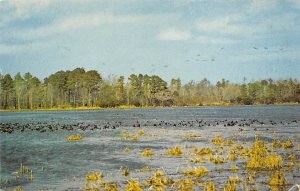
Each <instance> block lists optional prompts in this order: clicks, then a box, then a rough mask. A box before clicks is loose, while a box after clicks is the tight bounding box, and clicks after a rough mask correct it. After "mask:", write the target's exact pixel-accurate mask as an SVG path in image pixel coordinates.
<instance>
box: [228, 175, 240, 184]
mask: <svg viewBox="0 0 300 191" xmlns="http://www.w3.org/2000/svg"><path fill="white" fill-rule="evenodd" d="M228 182H229V183H234V184H237V183H239V182H241V179H240V178H239V177H238V175H236V176H233V177H229V179H228Z"/></svg>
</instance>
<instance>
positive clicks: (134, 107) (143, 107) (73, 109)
mask: <svg viewBox="0 0 300 191" xmlns="http://www.w3.org/2000/svg"><path fill="white" fill-rule="evenodd" d="M289 105H290V106H294V105H299V106H300V103H275V104H252V105H242V104H230V103H212V104H203V105H189V106H170V107H167V106H140V107H138V106H132V105H130V106H128V105H123V106H118V107H77V108H73V107H69V108H44V109H20V110H18V109H6V110H3V109H2V110H0V112H30V111H84V110H87V111H88V110H91V111H96V110H124V109H155V108H197V107H199V108H201V107H228V106H289Z"/></svg>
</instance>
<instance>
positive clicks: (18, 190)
mask: <svg viewBox="0 0 300 191" xmlns="http://www.w3.org/2000/svg"><path fill="white" fill-rule="evenodd" d="M12 191H24V190H23V188H22V187H21V186H18V187H16V188H14V189H13V190H12Z"/></svg>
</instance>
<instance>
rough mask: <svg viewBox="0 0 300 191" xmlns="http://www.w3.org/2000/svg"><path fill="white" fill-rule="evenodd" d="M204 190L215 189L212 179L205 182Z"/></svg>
mask: <svg viewBox="0 0 300 191" xmlns="http://www.w3.org/2000/svg"><path fill="white" fill-rule="evenodd" d="M204 191H216V186H215V183H213V182H212V181H208V182H206V186H205V188H204Z"/></svg>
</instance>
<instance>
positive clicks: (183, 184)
mask: <svg viewBox="0 0 300 191" xmlns="http://www.w3.org/2000/svg"><path fill="white" fill-rule="evenodd" d="M195 184H196V183H195V182H194V181H192V180H190V179H179V180H175V182H174V184H173V185H172V187H174V188H177V189H178V190H180V191H193V190H194V188H193V186H194V185H195Z"/></svg>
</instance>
